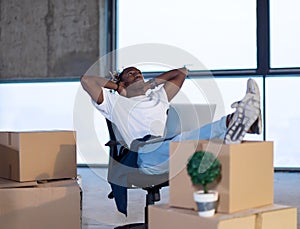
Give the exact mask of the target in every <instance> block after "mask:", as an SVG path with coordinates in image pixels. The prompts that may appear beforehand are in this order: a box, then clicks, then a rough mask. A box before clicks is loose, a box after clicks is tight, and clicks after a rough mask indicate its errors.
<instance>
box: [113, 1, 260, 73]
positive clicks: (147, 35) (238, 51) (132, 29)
mask: <svg viewBox="0 0 300 229" xmlns="http://www.w3.org/2000/svg"><path fill="white" fill-rule="evenodd" d="M117 28H118V29H117V35H118V39H117V47H118V48H119V49H121V48H124V47H128V46H132V45H137V44H144V43H156V44H157V43H158V44H167V45H171V46H175V47H178V48H180V49H183V50H184V51H185V52H188V53H190V54H191V55H193V56H195V58H197V59H198V60H199V61H201V63H202V64H203V65H204V66H206V68H208V69H213V70H216V69H245V68H246V69H254V68H256V2H255V1H252V0H243V1H240V0H228V1H222V0H210V1H206V0H199V1H195V0H186V1H181V0H164V1H161V0H152V1H146V0H126V1H118V20H117ZM142 54H143V52H141V53H140V56H142ZM157 55H159V53H158V54H157ZM170 57H171V58H172V57H173V56H172V54H170ZM177 58H180V56H177ZM181 65H190V66H189V68H190V69H191V70H199V69H198V66H195V65H193V63H189V62H187V60H185V59H182V61H181ZM122 66H124V64H122V61H120V60H119V67H122ZM156 70H160V67H159V66H156Z"/></svg>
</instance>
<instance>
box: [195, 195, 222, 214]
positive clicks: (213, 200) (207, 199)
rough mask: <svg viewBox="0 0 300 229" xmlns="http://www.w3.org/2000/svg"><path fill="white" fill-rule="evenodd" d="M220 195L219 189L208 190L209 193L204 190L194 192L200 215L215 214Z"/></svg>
mask: <svg viewBox="0 0 300 229" xmlns="http://www.w3.org/2000/svg"><path fill="white" fill-rule="evenodd" d="M218 196H219V195H218V192H217V191H208V193H204V191H197V192H194V200H195V202H196V204H197V207H198V214H199V216H203V217H210V216H213V215H214V214H215V211H216V210H215V209H216V207H217V203H218Z"/></svg>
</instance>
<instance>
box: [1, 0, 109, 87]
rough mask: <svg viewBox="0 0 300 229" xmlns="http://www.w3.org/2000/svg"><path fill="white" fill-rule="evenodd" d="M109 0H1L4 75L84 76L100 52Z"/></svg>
mask: <svg viewBox="0 0 300 229" xmlns="http://www.w3.org/2000/svg"><path fill="white" fill-rule="evenodd" d="M104 2H105V1H104V0H84V1H83V0H0V81H1V80H3V79H7V78H9V79H22V78H27V79H29V78H30V79H37V78H55V77H74V76H77V77H78V76H80V75H82V74H83V73H85V72H86V71H87V69H88V68H89V67H90V66H91V65H92V64H93V63H94V62H95V61H96V60H97V59H98V58H99V33H100V30H101V29H102V30H103V29H104V28H100V25H102V24H103V23H100V22H99V19H100V13H99V12H100V11H101V12H104V10H103V8H104Z"/></svg>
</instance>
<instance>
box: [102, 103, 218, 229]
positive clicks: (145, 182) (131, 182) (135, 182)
mask: <svg viewBox="0 0 300 229" xmlns="http://www.w3.org/2000/svg"><path fill="white" fill-rule="evenodd" d="M214 112H215V105H204V104H193V105H192V104H172V105H171V106H170V108H169V110H168V114H167V122H166V128H165V133H164V136H163V137H161V138H155V139H148V140H146V141H145V142H144V143H145V144H151V143H155V142H159V141H163V140H164V139H168V138H172V137H173V136H175V135H177V134H179V133H181V132H183V131H187V130H192V129H194V128H195V127H196V126H202V125H204V124H206V123H208V122H211V121H212V118H213V115H214ZM198 117H201V120H199V118H198ZM106 122H107V127H108V131H109V136H110V141H109V142H107V143H106V144H105V145H106V146H109V147H110V159H109V165H108V172H109V173H110V172H113V171H112V170H113V167H114V164H115V163H119V162H120V161H121V160H122V157H126V154H127V153H128V150H126V149H125V150H124V147H123V148H122V146H121V148H120V143H119V141H118V139H120V136H119V133H118V131H117V129H116V128H115V127H114V126H113V124H112V123H111V122H110V121H109V120H106ZM121 149H122V150H121ZM168 185H169V174H168V173H165V174H160V175H148V174H144V173H142V172H141V171H140V170H138V169H133V170H132V172H130V173H128V176H127V187H128V188H129V189H130V188H141V189H143V190H145V191H147V194H146V204H145V211H144V212H145V215H144V217H145V218H144V219H145V220H144V223H136V224H128V225H124V226H119V227H116V229H117V228H118V229H121V228H136V229H137V228H147V226H148V206H149V205H153V204H155V202H158V201H160V190H161V188H163V187H167V186H168ZM108 197H109V198H111V199H112V198H114V196H113V193H112V192H111V193H110V194H109V195H108Z"/></svg>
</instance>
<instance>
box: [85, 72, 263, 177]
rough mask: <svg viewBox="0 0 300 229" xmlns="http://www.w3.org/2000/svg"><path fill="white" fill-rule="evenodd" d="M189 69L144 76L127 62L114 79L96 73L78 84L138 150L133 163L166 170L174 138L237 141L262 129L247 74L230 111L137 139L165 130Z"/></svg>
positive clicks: (142, 167) (145, 169)
mask: <svg viewBox="0 0 300 229" xmlns="http://www.w3.org/2000/svg"><path fill="white" fill-rule="evenodd" d="M187 74H188V71H187V69H186V68H180V69H173V70H170V71H167V72H165V73H163V74H160V75H158V76H157V77H155V78H153V79H151V80H149V81H147V82H145V80H144V77H143V75H142V73H141V71H140V70H139V69H137V68H135V67H128V68H125V69H124V70H123V71H122V72H121V73H120V74H119V76H118V78H117V81H116V82H114V81H111V80H107V79H105V78H104V77H98V76H89V75H84V76H82V77H81V84H82V87H83V88H84V90H86V91H87V93H88V94H89V95H90V96H91V98H92V102H93V104H94V106H95V107H96V108H97V109H98V110H99V111H100V112H101V114H103V116H104V117H105V118H106V119H108V120H110V121H111V122H112V123H113V124H114V125H115V126H116V127H117V129H118V131H119V133H120V135H121V136H122V139H123V140H124V143H123V144H124V146H125V147H127V148H128V149H130V150H133V151H136V152H138V154H137V167H138V168H139V169H140V170H142V171H143V172H144V173H146V174H162V173H166V172H168V170H169V166H168V157H169V145H170V142H172V141H183V140H209V139H222V140H224V143H225V144H237V143H240V142H241V141H242V140H243V138H244V136H245V134H246V133H255V134H260V133H261V129H262V127H261V125H262V124H261V114H260V93H259V88H258V85H257V84H256V82H255V81H254V80H253V79H249V80H248V82H247V90H246V95H245V96H244V98H243V99H242V100H241V101H239V102H235V103H233V105H232V107H233V108H236V111H235V112H234V113H233V114H229V115H227V116H224V117H222V118H221V119H220V120H218V121H215V122H212V123H210V124H207V125H205V126H203V127H200V128H198V129H195V130H193V131H190V132H184V133H181V134H178V135H176V136H173V137H171V138H168V139H165V140H164V141H162V142H158V143H153V144H147V145H143V144H136V143H137V142H138V143H139V142H142V141H143V140H144V139H145V138H149V136H150V138H155V137H158V136H163V133H164V129H165V124H166V120H167V110H168V109H169V103H170V101H171V100H172V99H173V98H174V96H175V95H176V94H177V93H178V91H179V90H180V88H181V87H182V85H183V83H184V80H185V78H186V76H187ZM112 90H114V91H115V93H114V92H112ZM200 118H201V117H200ZM137 145H138V147H137Z"/></svg>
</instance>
